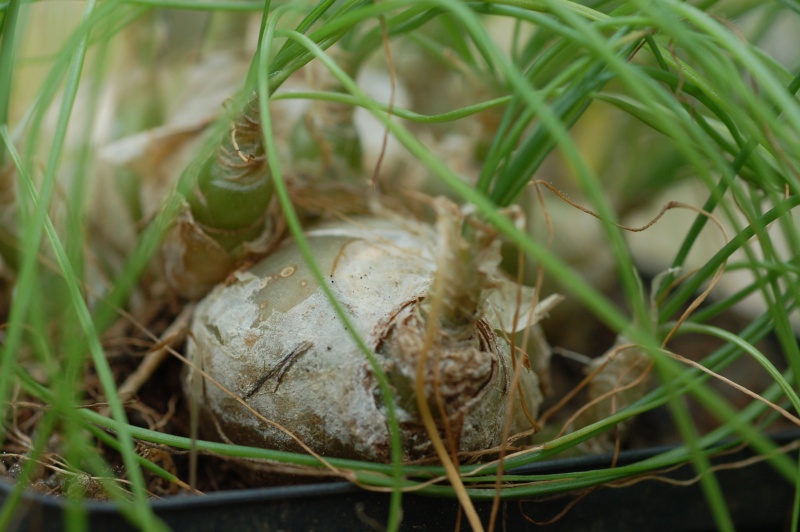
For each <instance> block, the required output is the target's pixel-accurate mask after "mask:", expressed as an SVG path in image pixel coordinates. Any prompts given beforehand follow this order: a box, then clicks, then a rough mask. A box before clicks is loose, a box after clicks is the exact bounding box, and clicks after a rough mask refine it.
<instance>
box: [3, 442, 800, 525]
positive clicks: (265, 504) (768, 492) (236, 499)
mask: <svg viewBox="0 0 800 532" xmlns="http://www.w3.org/2000/svg"><path fill="white" fill-rule="evenodd" d="M798 438H800V433H796V432H795V433H792V434H786V435H783V436H782V437H780V438H777V440H778V442H779V443H786V442H788V441H794V440H795V439H798ZM664 450H665V448H659V449H652V450H645V451H631V452H626V453H622V454H621V456H620V459H619V462H618V463H619V464H620V465H622V464H624V463H630V462H633V461H637V460H641V459H644V458H647V457H649V456H653V455H655V454H658V453H660V452H663V451H664ZM750 456H752V453H751V452H750V451H742V452H738V453H735V454H731V455H727V456H725V457H724V458H718V459H715V460H714V463H716V464H720V463H731V462H735V461H740V460H742V459H745V458H748V457H750ZM609 464H610V457H609V456H597V457H585V458H578V459H569V460H557V461H552V462H548V463H543V464H536V465H532V466H529V467H526V468H524V469H521V470H517V471H518V472H521V473H522V472H524V473H544V472H565V471H577V470H589V469H597V468H606V467H608V466H609ZM665 476H667V477H669V478H671V479H674V480H688V479H691V478H693V477H694V476H695V473H694V471H693V470H692V468H691V467H690V466H684V467H681V468H679V469H676V470H673V471H671V472H669V473H667V474H665ZM717 478H718V480H719V482H720V484H721V486H722V488H723V491H724V493H725V499H726V502H727V504H728V508H729V511H730V512H731V515H732V517H733V519H734V521H735V523H736V526H737V530H758V531H766V530H789V526H790V522H791V510H792V503H793V499H794V496H795V495H794V486H792V485H791V484H790V483H788V482H787V481H786V479H785V478H783V477H781V476H780V475H778V473H777V472H775V470H773V469H772V468H771V467H770V466H769V465H768V464H767V463H765V462H763V461H761V462H757V463H755V464H753V465H750V466H748V467H743V468H739V467H737V468H733V469H721V470H719V471H718V472H717ZM9 489H10V486H9V484H8V483H5V482H0V502H2V501H4V500H5V498H6V496H7V494H8V490H9ZM576 496H577V495H576V494H575V493H571V494H566V495H561V496H556V497H549V498H547V499H535V500H512V501H503V502H502V503H501V507H500V512H499V514H498V515H499V517H498V520H499V522H498V523H496V526H495V529H496V530H513V531H517V530H530V529H534V528H535V529H537V530H545V531H566V530H568V531H581V530H587V531H626V530H631V531H634V530H635V531H700V530H714V529H715V527H714V522H713V519H712V517H711V513H710V511H709V509H708V507H707V506H706V501H705V499H704V497H703V494H702V492H701V489H700V487H699V485H698V484H697V483H693V484H690V485H688V486H678V485H674V484H668V483H665V482H661V481H656V480H644V481H641V482H639V483H637V484H634V485H632V486H629V487H624V488H599V489H596V490H593V491H591V492H589V493H588V494H586V495H585V497H584V498H583V499H581V500H580V501H579V502H578V503H577V504H576V505H575V506H574V507H573V508H571V509H570V510H569V511H568V512H567V513H566V514H565V515H564V516H563V517H561V518H560V519H559V520H557V521H556V522H554V523H553V524H550V525H547V526H544V527H540V526H539V525H537V524H535V522H534V521H538V522H543V521H547V520H549V519H551V518H552V517H554V516H556V515H557V514H558V513H559V512H561V511H562V510H564V509H565V508H566V506H567V505H568V504H569V503H570V502H571V501H572V500H573V499H574V498H575V497H576ZM152 505H153V508H154V509H155V511H156V513H157V514H158V516H159V517H161V518H162V519H163V520H164V521H165V522H166V523H167V524H168V525H170V526H171V527H172V528H173V529H175V530H181V531H183V530H197V531H205V530H208V531H229V532H233V531H237V532H240V531H247V530H302V531H306V530H347V531H356V530H375V529H376V528H377V529H381V528H382V527H383V525H384V524H385V523H386V519H387V515H388V510H389V497H388V495H386V494H382V493H376V492H370V491H365V490H362V489H360V488H358V487H356V486H354V485H352V484H349V483H346V482H335V483H325V484H314V485H305V486H291V487H276V488H261V489H251V490H240V491H228V492H222V493H215V494H210V495H206V496H197V497H195V496H181V497H172V498H168V499H163V500H157V501H154V502H153V503H152ZM491 505H492V503H491V501H478V502H477V503H476V508H477V510H478V513H479V514H480V515H481V518H482V519H483V521H484V523H487V522H488V519H489V515H490V512H491ZM64 508H65V501H64V500H63V499H60V498H56V497H48V496H43V495H39V494H34V493H27V494H26V495H25V497H24V500H23V503H22V504H21V505H20V506H19V508H18V511H17V520H16V526H17V527H18V528H19V529H24V530H61V529H63V522H64V521H63V517H64ZM86 508H87V509H88V513H89V521H90V526H91V529H92V530H98V531H100V530H102V531H105V530H115V531H117V530H131V529H132V528H131V526H130V525H129V524H128V523H127V522H126V521H125V519H124V518H123V517H122V516H121V515H120V513H119V512H118V510H117V508H116V506H115V505H114V504H112V503H101V502H87V503H86ZM458 519H459V507H458V503H457V502H456V501H455V500H451V499H441V498H434V497H426V496H421V495H414V494H406V495H405V496H404V498H403V522H402V529H403V530H455V529H456V528H455V527H456V523H457V522H458ZM460 523H461V528H462V529H464V530H466V529H468V524H467V523H466V520H465V519H463V516H462V519H461V521H460Z"/></svg>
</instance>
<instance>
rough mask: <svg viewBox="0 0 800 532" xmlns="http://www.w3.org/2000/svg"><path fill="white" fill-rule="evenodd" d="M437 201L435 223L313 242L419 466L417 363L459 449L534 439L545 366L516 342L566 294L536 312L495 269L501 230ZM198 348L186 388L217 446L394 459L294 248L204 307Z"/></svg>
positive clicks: (348, 345)
mask: <svg viewBox="0 0 800 532" xmlns="http://www.w3.org/2000/svg"><path fill="white" fill-rule="evenodd" d="M434 206H435V211H436V213H437V222H436V224H435V226H431V225H428V224H424V223H420V222H416V221H413V220H410V219H408V218H402V217H400V216H399V215H395V214H391V213H381V214H375V215H371V216H360V217H353V218H351V219H346V220H342V221H328V222H323V223H320V224H318V225H315V226H312V227H310V228H308V229H307V230H306V232H305V236H306V238H307V239H308V241H309V244H310V246H311V247H312V249H313V252H314V256H315V259H316V261H317V262H318V264H319V266H320V267H321V269H322V271H323V273H324V275H325V282H326V283H328V284H329V286H330V288H331V290H332V291H333V293H334V294H335V296H336V298H337V299H338V300H339V301H340V302H341V304H342V305H343V307H344V309H345V311H346V312H347V314H348V315H349V316H350V318H351V320H352V323H353V325H354V327H355V328H356V329H357V330H356V331H355V332H356V333H357V334H358V335H360V336H361V338H363V339H364V341H365V342H366V344H367V346H368V348H369V349H370V350H372V352H373V353H374V354H375V356H376V358H377V361H378V363H379V364H380V366H381V368H382V370H383V371H384V372H385V374H386V375H387V377H388V379H389V382H390V385H391V388H392V393H393V400H394V401H395V405H396V408H397V415H398V418H399V424H400V429H401V437H402V442H403V451H404V458H405V459H408V460H411V459H419V458H424V457H429V456H432V455H434V454H435V453H434V449H433V447H432V444H431V440H430V437H429V435H428V434H427V432H426V429H425V427H424V424H423V421H422V419H421V416H420V409H419V406H418V402H417V400H418V398H417V396H416V393H417V392H416V391H415V387H416V383H417V372H418V364H420V363H421V361H422V362H423V363H424V364H425V366H424V368H422V372H421V375H424V387H423V389H424V395H425V397H424V401H426V402H427V404H428V405H429V407H430V410H431V412H433V415H434V418H435V420H436V424H437V428H438V430H439V431H440V433H441V434H442V436H444V437H448V438H449V441H450V442H452V444H454V445H455V446H456V448H457V450H459V451H462V452H463V451H480V450H484V449H489V448H492V447H494V446H497V445H500V444H502V443H503V436H504V429H505V426H506V421H509V423H510V434H516V433H520V432H523V431H526V430H530V429H531V427H532V421H531V420H532V418H533V417H535V416H536V414H537V411H538V408H539V405H540V403H541V400H542V396H541V392H540V390H539V379H538V377H537V374H536V372H535V371H534V370H532V369H531V367H532V366H533V367H535V366H536V364H530V361H529V360H528V358H527V355H525V354H523V353H522V352H521V351H517V352H516V353H512V350H511V346H510V343H509V335H513V334H514V333H516V332H518V331H520V330H522V329H524V328H526V327H531V326H532V327H537V326H536V325H535V324H536V322H537V321H538V320H540V319H541V318H542V317H543V316H544V315H545V314H546V313H547V311H548V310H549V309H550V308H552V306H553V305H555V304H556V303H557V301H558V299H559V296H551V297H549V298H547V299H545V300H543V301H541V302H539V301H538V296H537V294H536V293H535V291H534V290H533V289H531V288H528V287H524V286H520V285H518V284H516V283H514V282H513V281H511V280H509V279H507V278H506V277H505V276H504V274H502V273H501V272H500V270H499V262H500V242H499V241H498V240H497V239H496V238H495V235H494V233H493V231H492V230H491V229H489V228H486V227H484V226H482V225H480V224H479V223H477V220H475V219H473V218H472V217H470V216H465V214H464V212H463V209H461V208H459V207H457V206H456V205H454V204H452V203H451V202H449V201H447V200H444V199H437V200H434ZM520 302H521V305H520ZM430 320H436V323H435V324H434V325H435V336H433V337H432V340H433V341H432V342H430V345H428V344H427V343H426V338H427V337H426V334H427V333H426V331H427V330H428V328H429V325H430V324H429V321H430ZM187 353H188V357H189V359H190V361H191V362H192V365H193V368H194V369H193V368H192V367H187V369H186V371H185V373H184V378H183V385H184V389H185V392H186V394H187V395H188V396H189V397H190V399H191V400H193V401H196V402H197V403H198V405H199V408H200V412H201V428H202V430H203V434H204V435H205V436H206V437H208V438H212V439H222V440H224V441H230V442H234V443H238V444H247V445H253V446H263V447H268V448H275V449H283V450H291V451H301V450H303V447H302V446H301V445H300V444H299V443H298V442H303V444H304V445H307V446H308V447H309V448H310V449H311V450H313V451H315V452H317V453H320V454H322V455H325V456H338V457H349V458H359V459H366V460H373V461H388V460H389V431H388V427H387V410H386V398H385V397H383V396H382V394H381V392H380V389H379V385H378V380H377V379H376V376H375V374H374V372H373V371H372V369H371V367H370V364H369V363H368V360H367V357H366V356H365V354H364V353H363V351H362V350H360V349H359V347H358V345H357V343H356V342H355V341H354V339H353V337H352V336H351V331H348V330H347V329H346V327H345V326H344V325H343V323H342V322H341V320H340V319H339V316H338V315H337V313H336V312H335V311H334V308H333V306H332V304H331V303H330V301H329V299H328V298H327V296H326V294H325V293H324V291H323V289H322V288H321V287H320V286H319V285H318V284H317V282H316V281H315V280H314V278H313V277H312V274H311V271H310V269H309V267H308V266H307V265H306V263H305V262H304V260H303V257H302V256H301V254H300V251H299V250H298V247H297V246H296V244H294V242H293V241H287V242H284V243H283V244H282V245H281V246H280V247H279V248H278V249H277V250H275V251H274V252H273V253H271V254H270V255H269V256H268V257H267V258H265V259H263V260H262V261H261V262H259V263H258V264H256V265H255V266H253V267H252V268H250V269H249V270H246V271H241V272H238V273H236V274H234V276H233V277H231V278H230V280H229V281H228V282H226V283H224V284H221V285H219V286H217V287H216V288H215V289H214V290H213V291H212V292H211V293H210V294H209V295H208V296H207V297H206V298H205V299H204V300H203V301H201V302H200V303H199V304H198V307H197V309H196V312H195V317H194V320H193V323H192V327H191V334H190V339H189V341H188V346H187ZM533 356H536V357H547V356H549V353H548V352H540V353H531V357H533ZM201 371H202V373H201ZM515 371H517V372H518V374H519V380H518V385H517V386H514V385H513V383H514V382H517V381H516V380H515V378H514V373H515ZM223 388H224V390H223ZM523 402H524V406H523ZM256 413H257V415H256Z"/></svg>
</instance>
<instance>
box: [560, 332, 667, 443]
mask: <svg viewBox="0 0 800 532" xmlns="http://www.w3.org/2000/svg"><path fill="white" fill-rule="evenodd" d="M584 373H585V374H586V375H587V376H588V378H590V379H591V381H590V382H589V385H588V388H587V392H588V393H587V402H586V406H585V407H584V409H583V411H582V412H581V413H580V415H579V416H578V417H577V419H576V420H575V423H574V427H575V428H581V427H585V426H587V425H590V424H592V423H596V422H598V421H602V420H603V419H606V418H608V417H609V416H611V415H613V414H616V413H617V412H619V411H620V410H622V409H623V408H626V407H628V406H630V405H631V404H633V403H635V402H636V401H638V400H639V399H641V398H642V397H644V394H645V393H646V392H647V390H648V385H649V384H650V377H651V374H652V361H651V359H650V357H649V356H648V355H647V352H646V351H644V350H643V349H642V348H641V347H639V346H636V345H633V344H630V343H629V342H627V341H626V340H625V339H624V338H618V339H617V341H616V342H615V344H614V346H612V347H611V349H609V350H608V351H606V352H605V353H604V354H603V355H602V356H600V357H597V358H596V359H594V360H592V362H591V363H590V364H588V365H587V366H586V367H585V368H584ZM630 426H631V420H628V421H625V422H622V423H619V424H618V425H617V426H616V427H615V429H614V430H610V431H606V432H604V433H602V434H600V435H598V436H596V437H594V438H592V439H590V440H587V441H586V442H584V443H583V444H582V448H583V450H584V451H586V452H587V453H590V454H600V453H604V452H611V451H613V450H614V449H615V446H616V445H617V443H618V442H619V440H620V439H623V438H625V436H626V435H627V433H628V430H629V428H630Z"/></svg>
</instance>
